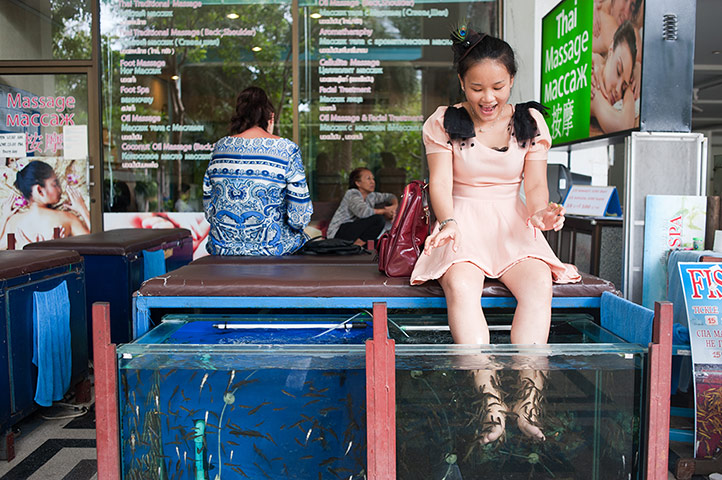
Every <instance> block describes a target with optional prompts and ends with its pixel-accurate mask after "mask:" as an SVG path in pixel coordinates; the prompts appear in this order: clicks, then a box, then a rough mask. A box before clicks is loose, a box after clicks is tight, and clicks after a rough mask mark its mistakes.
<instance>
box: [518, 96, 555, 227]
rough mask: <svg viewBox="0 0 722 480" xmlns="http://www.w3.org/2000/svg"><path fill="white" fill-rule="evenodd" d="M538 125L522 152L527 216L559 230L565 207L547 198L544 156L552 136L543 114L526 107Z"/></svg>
mask: <svg viewBox="0 0 722 480" xmlns="http://www.w3.org/2000/svg"><path fill="white" fill-rule="evenodd" d="M529 112H530V114H531V116H532V117H533V118H534V121H535V122H536V125H537V130H538V133H537V135H536V136H535V137H534V138H532V139H531V140H530V142H531V145H530V146H529V150H528V151H527V153H526V155H525V156H524V172H523V174H524V196H525V199H526V208H527V213H528V214H529V217H528V218H527V222H528V224H529V225H531V226H532V227H536V228H538V229H540V230H551V229H554V230H560V229H561V228H562V226H563V225H564V212H565V210H564V207H562V206H561V205H558V204H556V203H550V202H549V189H548V186H547V157H548V155H549V148H551V145H552V139H551V136H550V135H549V128H548V127H547V124H546V122H545V121H544V117H543V116H542V114H541V113H540V112H539V111H538V110H535V109H530V110H529Z"/></svg>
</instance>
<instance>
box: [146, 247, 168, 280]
mask: <svg viewBox="0 0 722 480" xmlns="http://www.w3.org/2000/svg"><path fill="white" fill-rule="evenodd" d="M165 273H166V270H165V251H164V250H163V249H162V248H161V249H159V250H154V251H152V252H151V251H148V250H143V280H144V281H145V280H148V279H149V278H153V277H157V276H158V275H165Z"/></svg>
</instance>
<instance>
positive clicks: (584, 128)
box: [541, 0, 644, 145]
mask: <svg viewBox="0 0 722 480" xmlns="http://www.w3.org/2000/svg"><path fill="white" fill-rule="evenodd" d="M623 4H625V2H597V1H595V0H562V1H561V2H559V3H558V4H557V6H556V7H554V8H553V9H552V10H551V11H550V12H549V13H548V14H546V15H545V16H544V18H543V19H542V45H541V46H542V51H541V57H542V58H541V60H542V64H541V103H542V104H544V106H546V107H548V108H549V115H548V116H547V124H548V126H549V131H550V134H551V137H552V141H553V143H554V145H561V144H567V143H573V142H578V141H582V140H587V139H593V138H598V137H603V136H610V135H613V134H618V133H620V132H625V131H629V130H631V129H635V128H639V109H638V102H639V95H640V93H641V88H634V87H633V86H632V81H633V80H634V78H633V77H634V76H633V75H631V73H632V72H634V69H635V68H636V69H637V70H640V69H641V63H640V62H638V61H637V59H638V58H641V49H642V42H641V40H640V39H641V38H642V29H641V19H642V18H643V15H644V6H641V7H640V8H638V9H637V11H636V12H635V11H633V9H631V8H629V9H626V10H621V11H620V10H618V9H620V8H621V7H622V6H623ZM630 32H633V33H632V35H631V36H632V37H636V39H635V40H632V42H633V43H634V48H635V49H636V52H635V53H636V55H634V54H633V53H632V51H631V50H632V46H631V45H629V41H628V42H626V43H625V42H620V41H619V40H618V39H619V38H628V37H629V33H630ZM625 33H626V34H627V35H624V34H625ZM615 39H617V40H616V41H615ZM615 44H616V45H615ZM618 49H619V50H618ZM633 55H634V58H632V56H633ZM620 58H621V59H623V60H624V61H627V62H628V63H624V65H625V66H626V67H627V70H628V71H626V72H625V71H621V70H622V69H621V67H620V66H619V65H618V63H619V62H620V61H622V60H620ZM607 63H609V65H607ZM630 65H634V67H632V68H628V67H629V66H630ZM595 73H596V74H595ZM637 78H639V77H637ZM617 86H620V87H619V88H617ZM640 87H641V86H640Z"/></svg>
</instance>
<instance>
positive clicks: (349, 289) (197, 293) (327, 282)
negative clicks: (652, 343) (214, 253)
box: [133, 255, 616, 337]
mask: <svg viewBox="0 0 722 480" xmlns="http://www.w3.org/2000/svg"><path fill="white" fill-rule="evenodd" d="M344 262H346V263H344ZM350 262H356V263H350ZM603 292H612V293H616V289H615V287H614V285H613V284H612V283H611V282H609V281H607V280H603V279H601V278H598V277H594V276H592V275H588V274H582V281H581V282H579V283H576V284H564V285H561V284H559V285H557V284H555V285H554V287H553V294H554V298H553V300H552V307H553V308H570V309H599V305H600V297H601V295H602V293H603ZM374 302H386V304H387V305H388V308H400V309H418V308H445V307H446V300H445V299H444V293H443V291H442V289H441V286H440V285H439V284H438V283H437V282H426V283H425V284H423V285H418V286H411V285H409V279H408V277H403V278H389V277H386V276H385V275H383V274H382V273H380V272H379V271H378V266H377V264H376V263H375V262H372V261H371V260H368V261H367V262H366V261H359V260H358V259H344V258H342V257H332V256H320V255H319V256H288V257H240V258H232V257H211V258H209V257H204V259H199V260H196V261H194V262H192V263H191V264H189V265H186V266H184V267H181V268H179V269H178V270H175V271H173V272H170V273H168V274H166V275H161V276H158V277H156V278H152V279H150V280H148V281H146V282H145V283H144V284H143V285H142V286H141V288H140V289H139V290H138V291H137V292H136V293H135V294H134V296H133V318H134V335H135V337H138V336H140V335H142V334H143V333H145V332H147V331H148V330H149V328H150V326H151V323H150V319H151V310H152V309H218V308H226V309H227V308H322V309H330V308H371V307H372V305H373V303H374ZM481 304H482V306H483V307H485V308H513V307H514V306H515V305H516V300H515V299H514V298H513V296H512V295H511V292H510V291H509V290H508V289H507V288H506V287H505V286H504V285H503V284H502V283H501V282H499V281H497V280H487V281H486V282H485V284H484V292H483V295H482V299H481Z"/></svg>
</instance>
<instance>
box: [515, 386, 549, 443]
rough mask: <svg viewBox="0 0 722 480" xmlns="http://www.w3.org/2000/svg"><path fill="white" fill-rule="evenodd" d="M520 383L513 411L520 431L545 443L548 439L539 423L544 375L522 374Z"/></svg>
mask: <svg viewBox="0 0 722 480" xmlns="http://www.w3.org/2000/svg"><path fill="white" fill-rule="evenodd" d="M520 383H521V385H520V387H519V391H518V396H517V401H516V403H515V404H514V408H513V409H512V413H514V414H515V415H516V417H517V425H518V427H519V430H521V432H522V433H523V434H524V435H526V436H527V437H529V438H531V439H533V440H539V441H544V440H546V437H545V436H544V432H542V430H541V424H540V423H539V418H540V417H541V403H542V400H543V395H542V390H541V389H542V388H543V387H544V375H543V374H542V373H541V372H534V373H533V374H532V375H531V376H524V373H522V377H521V379H520Z"/></svg>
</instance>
